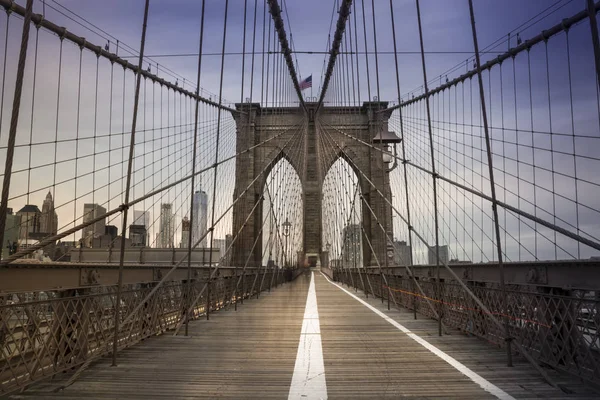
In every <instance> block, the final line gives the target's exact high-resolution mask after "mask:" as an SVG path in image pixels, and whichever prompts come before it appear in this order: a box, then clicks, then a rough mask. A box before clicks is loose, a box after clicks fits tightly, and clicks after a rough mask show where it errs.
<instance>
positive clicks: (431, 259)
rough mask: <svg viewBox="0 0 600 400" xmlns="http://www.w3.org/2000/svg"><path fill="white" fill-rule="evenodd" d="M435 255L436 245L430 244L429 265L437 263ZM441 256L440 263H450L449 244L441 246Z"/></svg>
mask: <svg viewBox="0 0 600 400" xmlns="http://www.w3.org/2000/svg"><path fill="white" fill-rule="evenodd" d="M435 256H436V251H435V246H430V247H429V252H428V257H427V260H428V262H429V265H437V262H436V258H435ZM439 256H440V265H444V264H448V261H449V260H450V258H449V257H448V246H447V245H444V246H439Z"/></svg>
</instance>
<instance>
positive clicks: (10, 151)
mask: <svg viewBox="0 0 600 400" xmlns="http://www.w3.org/2000/svg"><path fill="white" fill-rule="evenodd" d="M32 9H33V0H27V5H26V9H25V18H24V19H23V34H22V35H21V51H20V52H19V63H18V64H17V78H16V80H15V92H14V98H13V106H12V115H11V118H10V128H9V131H8V144H7V149H6V163H5V166H4V180H3V182H2V202H0V246H3V243H4V228H5V227H6V211H7V208H8V191H9V189H10V178H11V174H12V166H13V157H14V154H15V140H16V137H17V124H18V122H19V111H20V109H21V94H22V92H23V76H24V75H25V62H26V61H27V45H28V44H29V30H30V28H31V13H32Z"/></svg>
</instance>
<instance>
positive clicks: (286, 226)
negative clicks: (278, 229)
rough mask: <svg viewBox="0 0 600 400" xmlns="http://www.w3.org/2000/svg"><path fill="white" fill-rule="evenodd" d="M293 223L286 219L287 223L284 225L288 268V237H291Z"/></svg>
mask: <svg viewBox="0 0 600 400" xmlns="http://www.w3.org/2000/svg"><path fill="white" fill-rule="evenodd" d="M291 226H292V223H291V222H290V221H289V220H288V219H287V217H286V218H285V222H284V223H283V236H285V263H286V266H287V264H288V236H290V228H291Z"/></svg>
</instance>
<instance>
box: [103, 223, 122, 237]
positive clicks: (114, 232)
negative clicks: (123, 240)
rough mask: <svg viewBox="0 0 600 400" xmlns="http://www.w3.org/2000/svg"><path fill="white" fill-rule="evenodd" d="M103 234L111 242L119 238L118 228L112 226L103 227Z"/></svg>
mask: <svg viewBox="0 0 600 400" xmlns="http://www.w3.org/2000/svg"><path fill="white" fill-rule="evenodd" d="M104 234H105V235H108V236H110V237H111V238H112V239H113V240H115V239H116V238H117V236H119V228H117V227H116V226H114V225H106V226H105V227H104Z"/></svg>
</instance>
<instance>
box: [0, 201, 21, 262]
mask: <svg viewBox="0 0 600 400" xmlns="http://www.w3.org/2000/svg"><path fill="white" fill-rule="evenodd" d="M20 225H21V217H20V216H18V215H14V214H13V210H12V208H7V209H6V225H5V228H4V243H3V244H2V257H1V258H6V257H8V255H9V254H12V253H13V252H14V251H16V250H17V247H18V240H19V231H20Z"/></svg>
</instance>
